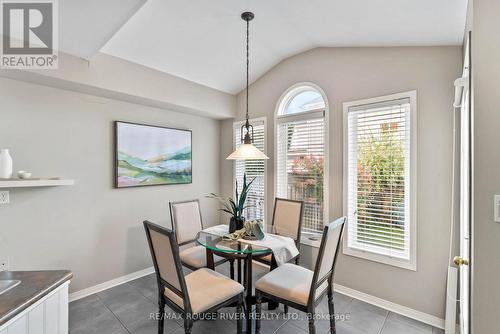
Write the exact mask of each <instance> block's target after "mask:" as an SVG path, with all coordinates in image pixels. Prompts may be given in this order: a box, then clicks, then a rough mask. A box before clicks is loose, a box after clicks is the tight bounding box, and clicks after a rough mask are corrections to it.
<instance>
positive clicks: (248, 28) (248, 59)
mask: <svg viewBox="0 0 500 334" xmlns="http://www.w3.org/2000/svg"><path fill="white" fill-rule="evenodd" d="M249 44H250V21H248V20H247V101H246V104H247V105H246V107H247V112H246V121H247V124H248V118H249V116H248V85H249V67H250V48H249ZM247 129H248V128H247Z"/></svg>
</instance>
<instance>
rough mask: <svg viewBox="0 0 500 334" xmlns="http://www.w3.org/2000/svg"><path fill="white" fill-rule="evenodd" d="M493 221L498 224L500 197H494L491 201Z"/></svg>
mask: <svg viewBox="0 0 500 334" xmlns="http://www.w3.org/2000/svg"><path fill="white" fill-rule="evenodd" d="M493 220H494V221H495V222H497V223H500V195H495V196H494V200H493Z"/></svg>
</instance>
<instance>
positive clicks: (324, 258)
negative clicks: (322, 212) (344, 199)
mask: <svg viewBox="0 0 500 334" xmlns="http://www.w3.org/2000/svg"><path fill="white" fill-rule="evenodd" d="M346 220H347V218H346V217H341V218H338V219H337V220H335V221H334V222H331V223H330V224H328V225H327V226H325V229H324V230H323V237H322V239H321V245H320V247H319V253H318V258H317V259H316V266H315V268H314V276H313V280H312V285H311V290H310V295H309V302H312V301H314V299H315V293H316V290H317V288H319V287H320V286H321V285H322V284H323V283H324V282H325V281H326V280H327V279H328V280H332V279H333V272H334V270H335V263H336V262H337V256H338V254H339V250H340V244H341V240H342V234H343V231H344V225H345V222H346Z"/></svg>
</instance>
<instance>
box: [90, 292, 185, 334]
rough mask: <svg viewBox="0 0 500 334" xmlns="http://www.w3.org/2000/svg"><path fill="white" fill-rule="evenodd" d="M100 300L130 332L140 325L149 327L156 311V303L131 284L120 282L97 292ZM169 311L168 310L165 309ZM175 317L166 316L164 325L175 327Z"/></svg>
mask: <svg viewBox="0 0 500 334" xmlns="http://www.w3.org/2000/svg"><path fill="white" fill-rule="evenodd" d="M98 296H99V298H100V299H101V300H102V302H103V303H104V304H105V305H106V306H107V307H108V308H109V309H110V310H111V312H113V314H114V315H115V316H116V317H117V318H118V320H120V322H121V323H122V324H123V325H124V326H125V327H126V328H127V329H128V330H129V331H131V332H134V331H136V330H137V329H138V328H140V327H148V326H149V327H151V324H152V323H154V322H155V320H152V319H151V318H154V317H155V316H156V314H157V312H158V305H157V304H155V303H154V302H153V301H151V300H150V299H148V298H146V297H145V296H144V295H142V294H141V293H140V292H139V291H138V290H137V289H135V288H134V286H133V285H131V284H122V285H120V286H117V287H114V288H111V289H109V290H106V291H103V292H100V293H99V294H98ZM167 311H170V310H167ZM177 325H178V323H177V322H176V320H175V319H171V318H167V319H166V320H165V326H166V327H167V328H171V329H173V330H175V329H177V327H178V326H177Z"/></svg>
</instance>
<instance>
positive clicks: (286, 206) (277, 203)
mask: <svg viewBox="0 0 500 334" xmlns="http://www.w3.org/2000/svg"><path fill="white" fill-rule="evenodd" d="M303 210H304V202H302V201H294V200H290V199H285V198H276V199H275V200H274V211H273V221H272V223H271V225H272V227H273V231H272V232H273V233H276V234H278V235H282V236H285V237H290V238H292V239H293V240H294V241H295V245H296V246H297V249H299V250H300V232H301V229H302V216H303ZM299 257H300V254H299V255H297V256H296V257H295V258H293V259H291V260H290V261H292V260H294V261H295V264H299ZM255 261H258V262H261V263H264V264H267V265H271V261H272V254H269V255H267V256H264V257H261V258H257V259H255Z"/></svg>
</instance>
